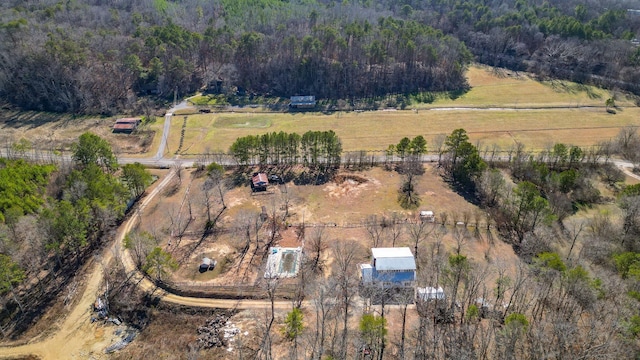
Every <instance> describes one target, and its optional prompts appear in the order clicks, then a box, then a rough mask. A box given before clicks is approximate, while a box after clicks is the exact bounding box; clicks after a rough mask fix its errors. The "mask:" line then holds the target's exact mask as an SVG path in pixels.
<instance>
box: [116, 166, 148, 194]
mask: <svg viewBox="0 0 640 360" xmlns="http://www.w3.org/2000/svg"><path fill="white" fill-rule="evenodd" d="M122 180H123V181H124V182H125V184H126V185H127V188H129V191H130V192H131V193H132V194H133V196H135V197H138V196H140V195H142V193H144V190H145V189H146V188H147V186H149V185H151V182H152V181H153V178H152V177H151V173H150V172H149V171H148V170H147V169H146V168H145V167H144V165H142V164H140V163H133V164H126V165H124V166H123V167H122Z"/></svg>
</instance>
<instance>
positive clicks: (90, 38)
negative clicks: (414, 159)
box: [0, 0, 640, 114]
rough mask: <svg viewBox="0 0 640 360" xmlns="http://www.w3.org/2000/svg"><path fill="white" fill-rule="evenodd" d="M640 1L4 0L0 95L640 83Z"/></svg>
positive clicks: (117, 98)
mask: <svg viewBox="0 0 640 360" xmlns="http://www.w3.org/2000/svg"><path fill="white" fill-rule="evenodd" d="M635 8H637V9H640V4H639V2H638V1H626V2H614V1H590V2H579V1H560V0H553V1H545V2H542V1H529V2H525V1H522V0H518V1H511V0H506V1H487V0H469V1H461V0H456V1H444V0H431V1H417V0H415V1H414V0H404V1H391V0H382V1H342V2H333V1H332V2H327V1H319V0H292V1H278V0H251V1H250V0H245V1H230V0H214V1H208V0H207V1H205V0H184V1H170V0H141V1H136V2H130V1H109V2H106V1H102V0H74V1H66V2H63V1H55V0H39V1H29V2H24V1H18V0H12V1H5V2H3V3H2V4H0V40H2V41H0V96H1V97H2V99H3V100H4V101H6V102H8V103H11V104H13V105H17V106H20V107H22V108H24V109H34V110H46V111H55V112H71V113H102V114H112V113H114V112H117V111H119V110H122V109H131V108H133V107H135V106H139V105H140V101H139V100H140V99H141V98H147V97H148V98H150V99H172V98H173V97H174V94H177V95H178V96H179V97H181V96H183V95H185V94H188V93H193V92H195V91H197V90H199V89H202V88H204V87H206V86H209V89H210V90H212V91H214V92H221V93H228V94H233V95H235V94H236V91H238V90H239V93H240V94H249V95H251V94H257V95H267V96H282V97H289V96H291V95H305V94H312V95H315V96H316V97H318V98H321V99H331V100H337V99H343V100H352V99H355V98H370V97H376V96H383V95H389V94H408V93H416V92H424V91H464V89H466V88H467V86H468V85H467V83H466V80H465V78H464V72H465V69H466V66H467V65H468V64H469V62H470V61H472V60H473V58H474V57H475V60H476V61H479V62H482V63H486V64H489V65H496V66H503V67H507V68H511V69H513V70H528V71H533V72H535V73H537V74H539V75H541V76H551V77H559V78H566V79H571V80H574V81H578V82H589V83H596V84H599V85H602V86H606V87H610V88H620V89H624V90H629V91H632V92H636V93H637V92H640V88H638V86H637V85H636V84H637V83H638V81H637V80H638V76H640V75H639V73H638V65H640V51H638V50H637V49H636V46H635V45H634V44H633V42H632V41H631V40H632V39H634V38H635V37H636V34H637V31H638V29H639V26H640V15H637V14H636V12H633V11H627V9H635Z"/></svg>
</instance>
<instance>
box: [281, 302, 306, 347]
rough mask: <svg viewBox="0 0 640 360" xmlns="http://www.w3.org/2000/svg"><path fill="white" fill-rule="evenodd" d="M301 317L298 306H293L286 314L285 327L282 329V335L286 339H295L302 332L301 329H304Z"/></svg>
mask: <svg viewBox="0 0 640 360" xmlns="http://www.w3.org/2000/svg"><path fill="white" fill-rule="evenodd" d="M303 319H304V317H303V314H302V311H301V310H300V309H298V308H294V309H293V310H291V311H290V312H289V313H288V314H287V317H286V319H285V320H284V324H285V327H284V329H283V333H284V337H285V338H287V340H290V341H292V340H295V339H296V338H297V337H298V336H300V334H302V330H304V323H303Z"/></svg>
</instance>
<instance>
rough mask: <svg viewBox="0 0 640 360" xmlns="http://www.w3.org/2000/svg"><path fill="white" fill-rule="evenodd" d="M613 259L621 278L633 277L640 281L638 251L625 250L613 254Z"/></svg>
mask: <svg viewBox="0 0 640 360" xmlns="http://www.w3.org/2000/svg"><path fill="white" fill-rule="evenodd" d="M613 261H614V262H615V264H616V268H617V269H618V273H620V276H622V278H623V279H626V278H633V279H635V281H640V253H634V252H625V253H622V254H618V255H614V256H613Z"/></svg>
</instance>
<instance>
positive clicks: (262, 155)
mask: <svg viewBox="0 0 640 360" xmlns="http://www.w3.org/2000/svg"><path fill="white" fill-rule="evenodd" d="M229 153H230V154H231V155H232V156H233V158H234V159H235V160H236V162H237V163H238V164H240V165H249V164H258V165H267V164H270V165H296V164H302V165H305V166H307V167H309V168H310V169H313V170H316V169H321V170H329V169H336V168H338V167H339V166H340V161H341V155H342V143H341V142H340V138H339V137H338V136H337V135H336V133H335V132H334V131H333V130H328V131H307V132H306V133H304V134H302V136H300V135H299V134H296V133H290V134H289V133H285V132H282V131H281V132H279V133H275V132H274V133H266V134H262V135H248V136H244V137H241V138H238V139H236V141H235V142H234V143H233V144H232V145H231V147H230V148H229Z"/></svg>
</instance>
